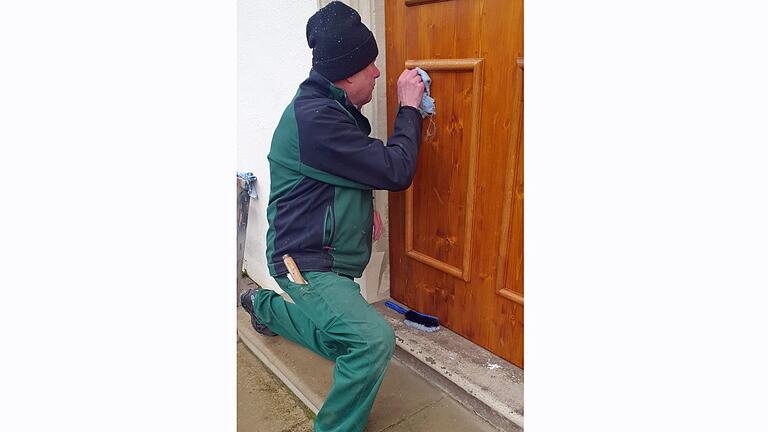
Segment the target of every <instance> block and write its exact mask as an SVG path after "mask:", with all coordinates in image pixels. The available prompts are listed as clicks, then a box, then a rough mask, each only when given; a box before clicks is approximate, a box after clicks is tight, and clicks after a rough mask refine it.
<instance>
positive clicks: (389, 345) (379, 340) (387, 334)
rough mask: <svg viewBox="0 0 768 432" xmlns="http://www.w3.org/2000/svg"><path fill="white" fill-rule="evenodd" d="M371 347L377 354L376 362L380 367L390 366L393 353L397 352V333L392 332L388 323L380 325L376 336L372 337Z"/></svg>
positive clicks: (375, 356) (374, 357)
mask: <svg viewBox="0 0 768 432" xmlns="http://www.w3.org/2000/svg"><path fill="white" fill-rule="evenodd" d="M369 345H370V349H371V351H372V352H373V353H375V355H374V356H373V359H374V361H376V362H377V363H378V364H379V365H380V366H386V365H388V364H389V360H390V359H391V358H392V353H393V352H394V351H395V332H394V331H392V327H390V326H389V324H387V323H386V322H383V323H382V324H381V325H379V326H378V327H377V328H376V332H375V334H373V335H372V336H371V338H370V340H369Z"/></svg>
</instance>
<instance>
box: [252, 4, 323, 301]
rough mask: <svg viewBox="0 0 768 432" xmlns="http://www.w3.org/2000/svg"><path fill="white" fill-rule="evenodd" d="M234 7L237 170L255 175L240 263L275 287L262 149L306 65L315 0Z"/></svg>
mask: <svg viewBox="0 0 768 432" xmlns="http://www.w3.org/2000/svg"><path fill="white" fill-rule="evenodd" d="M237 7H238V10H237V46H238V52H237V57H238V58H237V62H238V64H237V74H238V77H237V94H238V96H237V103H238V113H237V169H238V170H239V171H250V172H252V173H254V174H255V175H256V177H257V178H258V193H259V198H258V199H251V205H250V212H249V215H248V232H247V234H246V241H245V254H244V266H245V269H246V271H247V272H248V274H249V275H250V276H251V278H253V280H255V281H256V282H257V283H258V284H260V285H262V286H265V287H268V288H277V283H276V282H275V280H274V279H273V278H272V277H271V276H269V271H268V270H267V262H266V257H265V253H266V235H267V201H268V200H269V164H268V162H267V153H269V145H270V142H271V140H272V133H273V132H274V130H275V127H276V126H277V122H278V120H279V119H280V116H281V115H282V113H283V110H284V109H285V107H286V105H288V103H289V102H290V101H291V98H293V95H294V94H295V93H296V89H297V88H298V85H299V84H300V83H301V82H302V81H304V79H305V78H306V77H307V76H308V74H309V70H310V69H311V68H312V50H310V49H309V47H308V46H307V39H306V35H305V29H306V25H307V20H308V19H309V17H310V16H312V14H313V13H315V11H316V10H317V0H281V1H279V2H275V1H262V0H239V1H238V2H237Z"/></svg>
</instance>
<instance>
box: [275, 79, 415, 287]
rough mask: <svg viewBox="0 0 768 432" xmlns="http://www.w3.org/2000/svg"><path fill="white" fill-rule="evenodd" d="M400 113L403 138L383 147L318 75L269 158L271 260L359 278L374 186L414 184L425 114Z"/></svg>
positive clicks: (307, 84) (280, 268) (302, 91)
mask: <svg viewBox="0 0 768 432" xmlns="http://www.w3.org/2000/svg"><path fill="white" fill-rule="evenodd" d="M402 111H403V112H402V114H400V115H398V121H397V122H396V130H397V129H399V130H400V131H399V132H400V133H399V136H398V134H396V135H395V136H393V137H394V139H390V141H389V145H388V146H386V147H385V146H384V145H383V143H382V142H381V141H380V140H376V139H372V138H369V137H368V134H369V133H370V131H371V127H370V123H369V122H368V120H367V119H366V118H365V117H364V116H363V115H362V114H361V113H360V112H359V111H358V110H357V108H355V107H354V106H353V105H351V104H350V103H349V101H348V100H347V98H346V94H345V92H344V90H342V89H340V88H338V87H336V86H334V85H333V83H331V82H330V81H328V80H327V79H325V78H324V77H323V76H322V75H320V74H318V73H317V72H316V71H314V70H313V71H311V72H310V76H309V78H308V79H307V80H306V81H304V82H303V83H302V84H301V86H300V87H299V91H298V92H297V94H296V96H295V97H294V99H293V100H292V101H291V103H290V104H289V105H288V107H287V108H286V109H285V111H284V113H283V115H282V117H281V119H280V122H279V124H278V126H277V128H276V130H275V133H274V136H273V138H272V147H271V149H270V153H269V157H268V159H269V162H270V172H271V185H272V186H271V191H270V199H269V206H268V208H267V219H268V221H269V229H268V231H267V263H268V266H269V270H270V274H272V275H273V276H276V275H280V274H284V273H286V269H285V266H284V264H283V261H282V256H283V255H284V254H290V255H291V256H292V257H293V258H294V260H295V261H296V263H297V265H298V266H299V268H300V269H302V271H333V272H336V273H341V274H345V275H348V276H351V277H359V276H360V275H362V271H363V269H364V268H365V266H366V264H367V263H368V260H369V258H370V253H371V226H372V212H373V209H372V193H371V190H372V189H378V188H381V189H393V190H399V189H403V188H405V187H407V186H408V185H409V184H410V182H411V180H412V179H413V172H414V170H415V165H416V154H417V151H418V140H419V137H420V134H421V117H420V115H419V114H418V111H417V110H415V109H413V108H410V107H408V109H403V110H402Z"/></svg>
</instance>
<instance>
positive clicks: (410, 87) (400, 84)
mask: <svg viewBox="0 0 768 432" xmlns="http://www.w3.org/2000/svg"><path fill="white" fill-rule="evenodd" d="M423 95H424V81H422V80H421V75H419V73H418V72H416V69H406V70H404V71H403V73H401V74H400V78H398V79H397V98H398V99H400V105H402V106H412V107H414V108H417V109H418V108H419V106H420V105H421V97H422V96H423Z"/></svg>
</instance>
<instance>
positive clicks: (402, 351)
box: [373, 301, 523, 431]
mask: <svg viewBox="0 0 768 432" xmlns="http://www.w3.org/2000/svg"><path fill="white" fill-rule="evenodd" d="M373 306H374V308H376V310H378V311H379V312H380V313H381V314H382V315H383V316H384V318H385V319H386V320H387V321H388V322H389V323H390V325H391V326H392V328H393V329H394V331H395V340H396V344H397V346H398V348H399V349H398V350H397V351H396V352H395V357H396V358H398V359H399V360H400V361H402V362H403V363H404V364H406V365H407V366H409V367H411V368H412V369H413V370H414V371H416V372H417V373H418V374H419V375H421V376H422V377H424V378H425V379H426V380H428V381H429V382H431V383H433V384H434V385H435V386H437V387H439V388H440V389H441V390H443V391H444V392H445V393H447V394H449V395H450V396H451V397H452V398H453V399H455V400H456V401H458V402H460V403H461V404H462V405H464V406H465V407H466V408H468V409H470V410H472V411H474V412H475V413H476V414H477V415H479V416H481V417H483V418H484V419H485V420H486V421H488V422H489V423H491V424H493V425H495V426H496V427H498V428H499V429H500V430H504V431H512V430H522V429H523V370H522V369H520V368H519V367H517V366H515V365H513V364H512V363H510V362H508V361H506V360H504V359H503V358H501V357H499V356H497V355H495V354H493V353H491V352H489V351H487V350H485V349H483V348H482V347H480V346H479V345H476V344H474V343H473V342H470V341H469V340H467V339H465V338H463V337H461V336H459V335H458V334H456V333H454V332H452V331H451V330H449V329H447V328H445V327H441V329H440V330H438V331H436V332H432V333H428V332H424V331H421V330H417V329H415V328H413V327H410V326H407V325H405V324H404V323H403V318H404V317H403V315H401V314H399V313H397V312H395V311H393V310H392V309H390V308H388V307H386V306H385V305H384V302H383V301H382V302H378V303H374V304H373Z"/></svg>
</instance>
